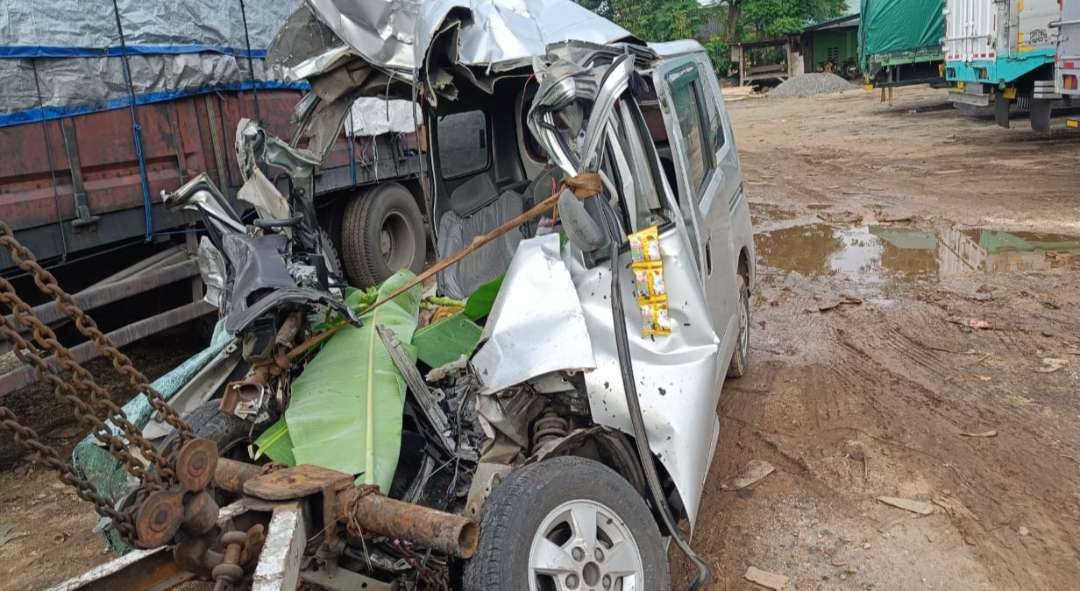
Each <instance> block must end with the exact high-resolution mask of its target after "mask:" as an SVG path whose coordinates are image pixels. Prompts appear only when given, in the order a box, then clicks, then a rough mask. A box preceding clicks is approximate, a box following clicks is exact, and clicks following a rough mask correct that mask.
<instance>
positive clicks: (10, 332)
mask: <svg viewBox="0 0 1080 591" xmlns="http://www.w3.org/2000/svg"><path fill="white" fill-rule="evenodd" d="M5 296H6V294H2V293H0V300H3V299H4V297H5ZM0 338H4V339H7V340H8V341H10V342H11V344H12V352H13V353H15V357H16V358H17V359H18V360H19V361H21V362H23V363H25V364H27V365H29V366H30V367H32V368H33V369H34V373H35V374H36V375H37V378H38V379H39V380H41V381H44V382H47V383H48V384H49V385H50V386H51V387H52V390H53V394H54V395H55V396H56V397H57V399H59V400H61V401H65V402H68V403H69V404H71V407H72V411H73V412H74V413H75V416H76V417H77V418H78V419H79V420H80V421H82V422H83V423H84V424H87V425H89V426H90V427H91V432H92V433H93V435H94V437H95V438H96V439H97V440H98V441H100V442H101V443H102V444H103V445H105V447H106V449H108V450H109V453H110V454H112V455H113V456H115V457H117V458H119V459H120V460H121V461H122V462H123V463H124V465H125V466H126V468H127V471H128V472H129V473H131V474H132V475H133V476H135V477H136V478H140V479H143V480H144V481H146V482H150V483H158V482H160V480H161V477H160V476H159V475H157V474H156V473H154V472H153V471H150V470H147V469H146V467H145V466H144V465H143V463H142V462H141V461H139V460H138V458H136V457H135V456H133V455H132V454H131V452H130V451H129V450H128V447H127V445H126V444H125V443H124V441H123V440H122V439H120V438H119V437H117V436H115V435H113V434H112V432H111V431H110V430H109V427H108V425H106V424H105V422H104V421H102V420H101V418H100V417H98V416H97V413H96V411H95V409H94V408H93V407H92V406H90V404H89V403H88V402H86V401H85V400H83V399H82V397H80V396H79V395H78V394H77V392H76V390H75V388H74V386H72V385H71V384H70V383H68V382H67V381H66V380H64V378H63V377H62V376H61V375H59V374H58V373H57V371H56V370H55V369H54V368H53V367H51V366H50V365H49V363H48V362H46V361H45V359H44V358H43V357H42V356H41V355H39V354H38V353H37V351H36V350H35V349H34V347H33V345H31V344H30V343H29V342H27V341H26V339H25V338H23V336H22V335H20V334H19V333H18V331H16V330H15V329H13V328H12V327H11V326H10V325H9V324H8V323H7V321H6V320H5V319H4V318H3V316H0Z"/></svg>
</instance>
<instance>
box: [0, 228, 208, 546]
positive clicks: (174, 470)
mask: <svg viewBox="0 0 1080 591" xmlns="http://www.w3.org/2000/svg"><path fill="white" fill-rule="evenodd" d="M0 246H2V247H3V248H4V249H5V250H6V251H7V252H8V254H9V255H10V256H11V260H12V261H13V262H14V263H15V265H16V266H18V267H19V268H20V269H22V270H23V271H26V272H27V273H29V274H30V276H31V278H32V279H33V281H34V284H35V285H36V286H37V287H38V289H39V290H41V292H42V293H44V294H45V295H47V296H49V297H50V298H52V300H53V301H54V302H56V305H57V307H58V308H59V309H60V310H61V311H62V312H63V313H64V314H65V315H66V316H67V317H68V318H70V319H71V320H72V321H73V323H74V325H75V327H76V328H77V329H78V331H79V332H80V333H81V334H82V335H83V336H85V337H86V338H88V339H89V340H90V341H92V342H93V343H94V345H95V346H96V347H97V348H98V350H99V351H100V352H101V353H102V354H103V355H104V356H105V357H106V358H108V359H109V360H110V361H111V362H112V365H113V367H115V368H116V370H117V371H118V372H120V374H121V375H123V376H124V377H126V378H127V381H128V383H129V384H130V385H131V386H132V387H134V388H135V390H136V391H138V392H142V393H143V394H144V395H145V396H146V397H147V399H148V400H149V401H150V405H151V406H152V407H153V408H154V410H156V411H157V412H158V413H159V414H160V416H161V417H163V419H164V420H165V421H166V422H167V423H168V424H169V425H171V426H172V427H173V428H174V429H176V431H177V433H178V437H177V438H176V439H175V440H174V444H173V445H171V446H169V449H165V450H158V449H157V448H156V447H155V446H154V444H153V443H151V442H150V441H148V440H147V439H146V438H145V437H143V436H142V432H141V430H140V429H139V428H138V427H137V426H135V425H134V424H132V423H131V421H129V420H128V419H127V417H126V416H125V415H124V413H123V411H122V410H121V409H120V407H119V406H117V405H116V403H114V402H113V401H112V400H111V398H110V397H109V393H108V392H107V391H106V390H105V389H104V388H102V387H101V386H100V385H99V384H97V383H96V382H95V381H94V378H93V376H92V375H91V374H90V372H89V371H87V370H86V369H85V368H84V367H82V365H80V364H79V363H78V362H77V361H76V360H75V357H74V356H73V355H72V354H71V351H69V350H68V349H67V348H66V347H64V346H63V345H62V344H60V341H59V340H58V339H57V337H56V334H55V333H54V332H53V330H52V329H51V328H49V326H48V325H47V324H46V323H44V322H42V321H41V320H40V319H38V318H37V317H36V316H34V313H33V308H32V307H31V306H30V305H28V304H27V303H26V302H25V301H24V300H23V299H22V298H20V297H19V295H18V294H17V293H16V292H15V288H14V286H12V284H11V282H9V281H8V280H7V279H4V278H2V277H0V305H2V307H5V308H7V309H8V310H10V312H11V318H12V320H13V321H14V322H13V323H9V322H8V321H7V320H6V319H5V318H4V317H3V316H2V315H0V339H6V340H8V341H9V342H10V343H11V345H12V349H13V351H14V353H15V356H16V357H17V358H18V359H19V361H22V362H23V363H25V364H27V365H29V366H30V367H31V368H33V370H34V373H35V375H36V377H37V379H38V380H39V381H41V382H44V383H47V384H48V385H49V386H51V388H52V392H53V394H54V395H55V396H56V397H57V399H58V400H59V401H60V402H62V403H64V404H67V405H69V406H70V407H71V409H72V411H73V412H74V414H75V416H76V417H77V418H78V419H79V421H80V423H81V424H82V425H83V426H85V427H87V428H89V429H90V432H91V433H92V434H93V436H94V438H95V439H97V440H98V441H99V442H100V443H101V444H102V445H103V446H104V449H106V450H107V451H108V453H109V454H111V455H112V456H113V457H115V458H116V459H117V460H119V461H120V462H121V463H122V464H123V465H124V468H125V469H126V470H127V472H128V473H129V474H131V475H132V476H134V477H135V478H137V479H138V480H139V481H140V483H141V484H140V486H139V488H138V489H137V490H136V491H135V492H134V493H133V494H131V495H129V496H128V497H127V498H126V500H125V501H124V502H123V504H122V506H120V507H114V506H113V505H112V503H111V502H110V501H109V500H108V499H106V498H104V497H102V496H101V495H100V494H98V493H97V491H96V489H95V488H94V486H93V485H92V484H91V483H90V482H88V481H87V480H86V479H85V478H83V477H82V476H80V475H79V474H78V472H76V471H75V469H74V468H72V467H71V466H70V465H68V464H67V463H66V462H64V461H63V460H62V459H61V458H62V454H61V453H60V452H58V451H57V450H56V449H55V448H53V447H52V446H49V445H48V444H45V443H44V442H42V439H41V437H40V436H39V435H38V434H37V433H36V432H35V431H34V430H33V429H31V428H30V427H27V426H25V425H23V424H22V423H20V422H19V420H18V417H17V416H16V415H15V413H14V412H12V411H11V409H9V408H7V407H5V406H0V427H2V428H3V429H6V430H8V431H11V432H12V434H13V435H14V439H15V441H16V443H18V444H19V445H21V446H22V447H24V448H26V449H27V450H29V451H31V452H32V453H34V454H35V460H36V461H37V462H38V463H40V464H42V465H44V466H45V467H47V468H50V469H52V470H54V471H56V472H57V474H58V476H59V478H60V481H61V482H63V483H64V484H67V485H68V486H71V487H73V488H74V489H75V491H76V493H77V494H78V495H79V497H80V498H82V499H84V500H86V501H89V502H90V503H92V504H93V505H94V509H95V510H96V511H97V513H98V514H99V515H101V516H102V517H105V518H107V519H109V520H111V521H112V523H113V525H114V526H115V527H116V529H117V530H118V531H119V532H120V534H121V535H122V536H123V538H124V539H125V540H126V541H127V542H129V543H130V544H132V545H134V546H136V547H139V548H156V547H158V546H162V545H165V544H169V543H171V542H173V541H174V538H175V537H176V535H177V533H178V532H179V531H180V530H181V528H184V530H185V531H186V532H187V533H188V534H189V535H195V536H198V535H202V534H205V533H206V532H207V531H209V529H210V528H211V527H213V526H214V524H215V523H216V518H217V514H218V507H217V505H216V503H214V500H213V497H212V495H210V494H209V493H208V487H209V486H210V484H211V482H212V479H213V476H214V471H215V467H216V465H217V460H218V453H217V446H216V445H215V444H214V443H213V442H211V441H208V440H206V439H201V438H197V437H195V436H194V435H193V434H192V431H191V426H190V425H188V424H187V422H186V421H184V420H183V419H182V418H181V417H180V416H179V415H178V414H177V413H176V411H175V410H173V409H172V408H171V407H170V406H169V405H168V403H167V402H166V401H165V398H164V397H163V396H162V395H161V393H160V392H158V391H157V390H155V389H154V388H153V387H151V386H150V383H149V380H147V378H146V376H145V375H143V374H142V372H140V371H139V370H138V369H136V368H135V366H134V365H133V364H132V362H131V359H129V358H128V357H127V355H125V354H124V353H123V352H121V351H120V349H118V348H117V347H116V346H115V345H114V344H113V343H112V342H111V341H110V340H109V338H108V337H107V336H106V335H105V334H104V333H102V332H101V330H99V329H98V327H97V324H95V323H94V320H93V319H92V318H90V316H88V315H87V314H86V312H84V311H83V310H82V309H81V308H80V307H79V306H78V304H76V303H75V300H74V299H73V298H72V296H71V295H70V294H68V293H67V292H66V291H64V290H63V289H62V288H61V287H60V285H59V284H58V283H57V281H56V277H54V276H53V275H52V273H50V272H49V271H48V270H46V269H45V268H44V267H42V266H41V265H40V264H38V262H37V259H36V258H35V257H34V255H33V253H31V252H30V251H29V250H28V249H27V248H26V247H25V246H23V245H22V244H20V243H19V242H18V240H16V239H15V235H14V233H13V232H12V230H11V228H10V227H9V226H8V225H7V224H6V223H4V222H2V221H0ZM20 326H21V327H23V328H25V329H27V330H28V332H29V334H30V335H31V338H30V339H29V340H28V338H27V337H24V336H23V335H22V334H20V331H19V327H20ZM117 430H118V431H119V432H120V434H117V433H116V432H115V431H117Z"/></svg>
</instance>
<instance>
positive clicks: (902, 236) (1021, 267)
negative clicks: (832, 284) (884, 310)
mask: <svg viewBox="0 0 1080 591" xmlns="http://www.w3.org/2000/svg"><path fill="white" fill-rule="evenodd" d="M754 242H755V244H756V245H757V251H758V254H759V256H761V258H762V262H763V263H764V264H765V265H767V266H769V267H774V268H777V269H781V270H784V271H794V272H797V273H801V274H803V275H839V276H848V277H850V278H852V279H854V280H856V281H858V282H860V283H866V284H874V283H881V282H885V281H889V280H936V279H941V278H944V277H948V276H951V275H957V274H961V273H999V272H1012V271H1047V270H1051V269H1054V268H1059V267H1063V266H1065V265H1068V264H1070V260H1071V261H1072V263H1071V264H1075V263H1076V262H1077V261H1078V260H1080V236H1069V235H1063V234H1044V233H1038V232H1005V231H1001V230H983V229H959V228H948V229H938V230H921V229H915V228H905V227H897V226H886V225H877V226H876V225H867V226H848V227H838V226H832V225H829V224H810V225H805V226H795V227H791V228H784V229H782V230H775V231H772V232H765V233H762V234H759V235H757V236H755V237H754ZM1069 253H1076V254H1077V255H1078V256H1069Z"/></svg>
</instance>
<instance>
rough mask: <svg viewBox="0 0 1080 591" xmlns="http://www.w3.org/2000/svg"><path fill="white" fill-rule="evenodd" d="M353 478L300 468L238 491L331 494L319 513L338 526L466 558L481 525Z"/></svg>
mask: <svg viewBox="0 0 1080 591" xmlns="http://www.w3.org/2000/svg"><path fill="white" fill-rule="evenodd" d="M234 469H235V468H234ZM352 479H353V477H352V476H350V475H348V474H344V473H342V472H338V471H337V470H330V469H327V468H320V467H318V466H312V465H307V464H305V465H300V466H295V467H293V468H285V469H283V470H276V471H274V472H270V473H269V474H264V475H262V476H259V477H256V478H252V479H250V480H247V481H246V482H244V485H243V489H244V493H245V494H247V495H250V496H253V497H256V498H259V499H263V500H266V501H279V502H280V501H288V500H293V499H299V498H303V497H306V496H309V495H313V494H316V493H322V495H323V497H324V499H325V498H326V497H328V496H336V499H334V500H333V503H332V504H329V505H326V506H325V507H324V515H332V514H335V513H336V515H334V517H335V518H336V520H337V521H338V522H339V523H342V524H355V525H358V526H360V528H361V529H362V530H363V531H367V532H373V533H376V534H379V535H383V536H390V537H395V538H401V539H403V540H408V541H410V542H415V543H417V544H419V545H421V546H424V547H427V548H432V549H434V550H438V551H440V552H444V553H446V554H450V555H453V556H457V557H458V558H469V557H471V556H472V555H473V554H474V553H475V552H476V546H477V542H478V541H479V537H480V526H479V525H477V523H476V522H475V521H472V520H471V519H467V518H465V517H462V516H460V515H454V514H453V513H446V512H443V511H438V510H435V509H432V508H430V507H425V506H423V505H416V504H413V503H407V502H405V501H399V500H397V499H391V498H389V497H385V496H383V495H381V494H379V493H378V492H377V491H369V490H365V489H364V488H363V487H361V488H357V487H355V486H353V485H352ZM324 519H327V520H329V518H326V517H324ZM272 532H273V528H272V527H271V535H272Z"/></svg>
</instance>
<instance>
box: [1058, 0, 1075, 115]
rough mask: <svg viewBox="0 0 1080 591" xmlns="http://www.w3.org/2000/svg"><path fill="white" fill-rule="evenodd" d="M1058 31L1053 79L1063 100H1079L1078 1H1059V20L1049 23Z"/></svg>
mask: <svg viewBox="0 0 1080 591" xmlns="http://www.w3.org/2000/svg"><path fill="white" fill-rule="evenodd" d="M1051 26H1053V27H1054V28H1056V29H1057V31H1058V46H1057V60H1056V62H1055V68H1054V71H1055V75H1054V79H1055V81H1056V82H1057V91H1058V92H1059V93H1061V96H1062V97H1063V98H1066V99H1069V100H1070V102H1071V101H1072V100H1076V99H1078V98H1080V0H1061V18H1060V19H1059V20H1058V21H1056V22H1053V23H1051Z"/></svg>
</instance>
